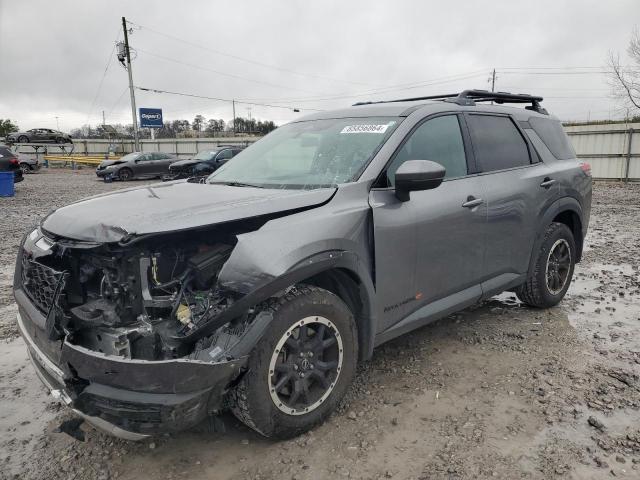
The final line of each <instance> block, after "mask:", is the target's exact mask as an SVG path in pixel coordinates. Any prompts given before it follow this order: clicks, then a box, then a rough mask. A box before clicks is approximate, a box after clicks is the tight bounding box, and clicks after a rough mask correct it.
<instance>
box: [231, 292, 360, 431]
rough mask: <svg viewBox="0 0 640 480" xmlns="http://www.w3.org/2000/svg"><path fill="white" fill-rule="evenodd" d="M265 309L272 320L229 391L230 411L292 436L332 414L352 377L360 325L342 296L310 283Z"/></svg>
mask: <svg viewBox="0 0 640 480" xmlns="http://www.w3.org/2000/svg"><path fill="white" fill-rule="evenodd" d="M264 310H267V311H269V313H271V314H272V315H273V321H272V323H271V325H270V327H269V329H268V330H267V332H266V333H265V334H264V336H263V337H262V338H261V339H260V341H259V342H258V344H257V345H256V347H255V348H254V350H253V351H252V352H251V355H250V357H249V362H248V371H247V372H246V373H245V375H244V376H243V377H242V379H241V380H240V382H239V383H238V385H237V386H236V387H235V389H234V390H233V391H232V392H231V404H232V407H231V410H232V411H233V413H234V415H235V416H236V417H237V418H238V419H239V420H240V421H242V422H243V423H244V424H245V425H247V426H248V427H250V428H252V429H253V430H255V431H257V432H258V433H260V434H262V435H264V436H265V437H276V438H281V439H285V438H291V437H294V436H296V435H300V434H302V433H304V432H306V431H308V430H310V429H312V428H313V427H315V426H316V425H318V424H319V423H321V422H322V421H323V420H324V419H325V418H326V417H327V416H328V415H329V414H331V412H332V411H333V410H334V409H335V408H336V407H337V406H338V403H339V402H340V400H341V399H342V397H343V396H344V394H345V393H346V391H347V388H348V387H349V385H350V384H351V382H352V381H353V377H354V375H355V371H356V364H357V359H358V334H357V329H356V324H355V320H354V317H353V314H352V313H351V311H350V310H349V308H348V307H347V306H346V305H345V303H344V302H343V301H342V300H341V299H340V298H338V297H337V296H336V295H334V294H333V293H331V292H329V291H327V290H323V289H321V288H317V287H311V286H298V287H296V288H294V289H292V290H291V291H290V292H288V293H287V294H286V295H284V296H282V297H280V298H278V299H274V300H272V301H271V302H269V303H268V304H267V305H265V306H264V307H263V311H264ZM325 345H326V346H325Z"/></svg>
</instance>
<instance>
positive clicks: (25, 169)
mask: <svg viewBox="0 0 640 480" xmlns="http://www.w3.org/2000/svg"><path fill="white" fill-rule="evenodd" d="M16 156H17V157H18V162H19V164H20V170H22V173H33V172H36V171H37V170H39V169H40V162H39V161H38V159H37V158H34V157H32V156H30V155H25V154H23V153H16Z"/></svg>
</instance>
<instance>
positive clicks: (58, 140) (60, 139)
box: [56, 137, 67, 143]
mask: <svg viewBox="0 0 640 480" xmlns="http://www.w3.org/2000/svg"><path fill="white" fill-rule="evenodd" d="M56 143H67V141H66V140H65V139H64V138H62V137H57V138H56Z"/></svg>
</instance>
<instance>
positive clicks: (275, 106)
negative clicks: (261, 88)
mask: <svg viewBox="0 0 640 480" xmlns="http://www.w3.org/2000/svg"><path fill="white" fill-rule="evenodd" d="M135 88H136V89H138V90H143V91H145V92H151V93H166V94H169V95H180V96H182V97H193V98H204V99H205V100H215V101H218V102H229V103H233V102H235V103H240V104H243V105H256V106H259V107H269V108H283V109H286V110H293V111H300V110H306V111H312V112H322V111H323V110H319V109H315V108H296V107H292V106H284V105H270V104H267V103H257V102H244V101H239V100H234V99H232V98H219V97H208V96H206V95H196V94H195V93H184V92H172V91H169V90H159V89H156V88H147V87H135Z"/></svg>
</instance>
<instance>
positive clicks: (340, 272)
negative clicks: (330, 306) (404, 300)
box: [301, 267, 375, 360]
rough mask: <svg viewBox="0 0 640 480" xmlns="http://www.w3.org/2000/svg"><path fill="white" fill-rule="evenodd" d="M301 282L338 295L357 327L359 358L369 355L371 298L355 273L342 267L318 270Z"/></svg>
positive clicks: (371, 325) (370, 345)
mask: <svg viewBox="0 0 640 480" xmlns="http://www.w3.org/2000/svg"><path fill="white" fill-rule="evenodd" d="M301 283H306V284H309V285H314V286H316V287H319V288H322V289H324V290H327V291H329V292H331V293H333V294H334V295H336V296H337V297H339V298H340V299H341V300H342V301H343V302H344V303H345V304H346V305H347V307H349V310H351V312H352V313H353V317H354V319H355V322H356V326H357V327H358V346H359V349H358V351H359V360H366V359H368V358H370V357H371V353H372V351H373V339H374V336H375V335H374V333H373V324H372V323H373V322H372V321H371V319H372V316H371V314H372V311H373V305H372V298H371V294H370V292H369V291H367V287H366V286H365V285H364V283H363V282H362V280H361V279H360V277H359V276H358V274H357V273H355V272H353V271H352V270H349V269H347V268H343V267H336V268H330V269H328V270H324V271H322V272H319V273H317V274H315V275H313V276H312V277H309V278H307V279H306V280H303V281H302V282H301Z"/></svg>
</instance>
